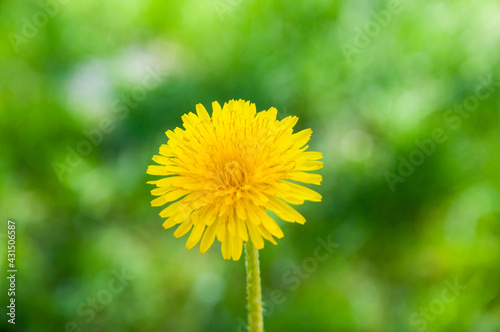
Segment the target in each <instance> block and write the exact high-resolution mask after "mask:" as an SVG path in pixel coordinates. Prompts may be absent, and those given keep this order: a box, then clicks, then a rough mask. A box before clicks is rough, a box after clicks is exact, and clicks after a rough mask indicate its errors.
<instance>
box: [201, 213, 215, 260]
mask: <svg viewBox="0 0 500 332" xmlns="http://www.w3.org/2000/svg"><path fill="white" fill-rule="evenodd" d="M217 222H218V221H217V220H216V221H215V222H214V223H213V224H212V225H210V226H208V227H207V229H206V231H205V234H203V239H201V244H200V252H201V253H202V254H204V253H205V252H206V251H207V250H208V248H210V247H211V246H212V244H213V243H214V240H215V231H216V229H217Z"/></svg>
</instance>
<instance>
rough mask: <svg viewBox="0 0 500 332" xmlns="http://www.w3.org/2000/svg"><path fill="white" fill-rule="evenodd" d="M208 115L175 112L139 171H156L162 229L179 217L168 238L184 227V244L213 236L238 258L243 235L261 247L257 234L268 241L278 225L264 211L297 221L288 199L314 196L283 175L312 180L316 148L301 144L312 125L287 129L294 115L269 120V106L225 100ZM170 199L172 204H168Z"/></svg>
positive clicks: (204, 244) (206, 242) (208, 241)
mask: <svg viewBox="0 0 500 332" xmlns="http://www.w3.org/2000/svg"><path fill="white" fill-rule="evenodd" d="M212 109H213V113H212V117H210V115H209V114H208V113H207V111H206V109H205V107H203V105H201V104H198V105H196V113H197V114H193V113H191V112H190V113H189V114H184V115H183V116H182V120H183V126H184V129H181V128H176V129H175V130H174V131H171V130H169V131H167V132H166V134H167V137H168V139H169V140H168V143H167V144H163V145H161V146H160V152H159V153H160V154H159V155H155V156H154V157H153V160H154V161H155V162H156V163H158V164H160V165H154V166H149V167H148V170H147V173H148V174H152V175H162V176H164V177H163V178H161V179H159V180H156V181H149V182H148V183H151V184H155V185H156V187H157V188H155V189H153V190H152V191H151V194H152V195H154V196H159V197H157V198H156V199H154V200H153V201H152V202H151V205H152V206H161V205H164V204H166V203H170V205H169V206H168V207H166V208H165V209H164V210H163V211H161V212H160V216H161V217H163V218H166V220H165V222H164V223H163V227H165V228H166V229H168V228H170V227H173V226H175V225H177V224H180V225H179V227H177V229H176V231H175V232H174V236H175V237H180V236H183V235H184V234H186V233H188V232H189V231H190V230H191V234H190V235H189V238H188V240H187V244H186V248H188V249H191V248H193V247H194V246H195V245H196V244H197V243H198V242H199V241H200V239H201V244H200V252H201V253H205V252H206V251H207V249H208V248H210V246H211V245H212V244H213V242H214V240H215V237H217V239H218V240H219V241H220V242H221V243H222V246H221V247H222V256H223V257H224V259H231V258H232V259H233V260H238V259H239V258H240V256H241V251H242V246H243V242H244V241H249V237H250V239H251V241H252V242H253V244H254V245H255V247H256V248H258V249H262V248H263V247H264V241H263V239H262V237H264V238H265V239H266V240H268V241H270V242H271V243H273V244H276V240H275V239H274V237H277V238H282V237H283V232H282V231H281V229H280V227H279V226H278V225H277V224H276V222H275V221H274V220H273V218H271V217H270V216H269V215H268V214H267V213H266V210H270V211H273V212H275V213H276V215H277V216H278V217H280V218H281V219H283V220H285V221H289V222H298V223H300V224H303V223H305V221H306V220H305V219H304V217H303V216H302V215H300V214H299V213H298V212H297V211H296V210H295V209H293V208H292V207H291V206H290V205H288V204H287V203H290V204H302V203H304V201H305V200H308V201H314V202H320V201H321V195H320V194H318V193H317V192H315V191H313V190H311V189H308V188H306V187H304V186H301V185H298V184H295V183H292V182H290V181H287V180H293V181H299V182H304V183H312V184H320V182H321V175H318V174H310V173H306V172H305V171H314V170H317V169H320V168H322V167H323V163H322V162H320V161H317V160H318V159H321V158H323V155H322V154H321V153H319V152H309V151H307V152H306V150H307V148H308V146H307V145H306V143H307V142H308V141H309V138H310V136H311V133H312V130H311V129H306V130H302V131H300V132H298V133H295V134H294V133H293V126H294V125H295V123H297V120H298V118H297V117H295V116H289V117H287V118H285V119H283V120H281V121H279V120H276V114H277V110H276V109H275V108H274V107H272V108H270V109H269V110H268V111H262V112H258V113H257V112H256V110H255V104H250V102H248V101H247V102H245V101H244V100H239V101H235V100H231V101H229V103H226V104H224V107H223V108H221V107H220V105H219V103H217V102H214V103H212ZM172 202H174V203H172Z"/></svg>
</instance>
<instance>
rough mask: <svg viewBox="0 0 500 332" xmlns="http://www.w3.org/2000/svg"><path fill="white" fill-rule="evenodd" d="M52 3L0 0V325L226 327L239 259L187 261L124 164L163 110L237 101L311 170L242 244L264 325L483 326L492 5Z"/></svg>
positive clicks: (495, 104)
mask: <svg viewBox="0 0 500 332" xmlns="http://www.w3.org/2000/svg"><path fill="white" fill-rule="evenodd" d="M54 1H55V0H42V1H41V2H40V3H39V2H38V1H17V0H16V1H14V0H4V1H1V2H0V32H1V35H2V36H3V37H2V43H1V44H0V52H1V53H0V75H1V81H0V137H1V142H2V143H1V145H0V171H1V177H0V186H1V187H0V195H1V196H0V199H1V201H0V217H1V219H2V221H1V225H4V226H2V227H1V229H0V240H1V242H0V243H1V249H2V260H1V262H2V265H1V272H0V273H1V276H2V277H1V282H0V288H1V289H0V294H1V299H2V301H1V306H2V308H3V309H2V310H1V312H2V315H1V316H0V317H2V318H1V319H0V329H2V330H7V329H11V330H16V331H36V332H44V331H174V332H176V331H181V332H194V331H244V330H245V329H244V320H245V319H246V309H245V304H246V303H245V301H246V300H245V266H244V260H243V259H242V260H240V261H239V262H233V261H224V260H223V259H222V256H221V253H220V245H219V244H218V242H217V243H216V244H215V245H214V246H213V247H212V248H211V249H210V250H209V251H208V252H207V253H206V254H205V255H201V254H200V253H199V252H198V247H196V248H195V249H193V250H190V251H188V250H186V249H185V248H184V245H185V241H186V238H185V237H184V238H182V239H175V238H174V237H173V236H172V233H173V230H164V229H163V228H162V227H161V225H162V222H163V221H162V220H161V218H160V217H159V216H158V213H159V211H160V210H161V209H160V208H152V207H150V204H149V202H150V200H151V196H150V193H149V190H150V189H151V188H150V186H149V185H146V181H148V180H151V179H152V178H154V177H152V176H148V175H146V173H145V171H146V168H147V165H148V164H151V163H153V162H152V161H151V160H150V158H151V157H152V155H153V154H155V153H157V149H158V147H159V145H160V144H162V143H165V142H166V137H165V135H164V132H165V131H166V130H168V129H174V128H175V127H176V126H181V123H182V122H181V116H182V114H184V113H187V112H190V111H194V110H195V105H196V104H197V103H203V104H204V105H205V106H207V108H209V107H210V105H211V102H212V101H214V100H218V101H219V102H221V103H223V102H224V101H227V100H229V99H233V98H234V99H239V98H242V99H246V100H251V101H252V102H254V103H256V105H257V109H258V110H264V109H268V108H269V107H272V106H274V107H276V108H277V109H278V110H279V114H278V117H279V118H284V117H286V116H288V115H297V116H299V118H300V120H299V122H298V124H297V126H296V129H297V130H301V129H305V128H312V129H313V131H314V134H313V136H312V139H311V142H310V146H311V150H314V151H321V152H323V154H324V157H325V158H324V163H325V167H324V168H323V169H322V170H320V171H319V173H320V174H322V175H323V183H322V185H321V186H320V187H317V188H315V189H316V190H318V191H319V192H320V193H321V194H322V195H323V202H322V203H306V204H304V205H302V206H298V207H297V209H298V210H299V211H300V212H301V213H302V214H303V215H304V216H305V217H306V219H307V223H306V224H305V225H303V226H301V225H298V224H288V223H287V224H284V223H283V222H281V223H280V225H281V226H282V229H283V231H284V233H285V237H284V238H283V239H281V240H280V241H279V244H278V246H273V245H271V244H269V243H266V246H265V248H264V249H263V250H262V251H261V253H260V254H261V270H262V283H263V295H264V299H265V301H266V306H267V311H266V315H265V328H266V331H366V332H372V331H373V332H375V331H383V332H387V331H390V332H392V331H394V332H405V331H454V332H460V331H473V332H482V331H485V332H489V331H500V297H499V289H500V282H499V280H500V266H499V262H500V260H499V259H500V255H499V253H500V247H499V245H500V238H499V236H500V225H499V222H500V175H499V173H500V172H499V167H500V153H499V146H500V112H499V107H500V91H499V90H500V79H499V77H500V64H499V55H500V4H499V2H498V1H494V0H491V1H490V0H484V1H482V0H477V1H465V0H463V1H462V0H460V1H430V0H424V1H419V2H414V1H411V2H410V1H402V2H400V3H392V2H383V1H368V2H367V1H358V0H356V1H339V2H334V1H319V0H318V1H294V2H291V1H284V0H282V1H245V0H200V1H193V0H187V1H158V0H147V1H139V0H132V1H103V2H100V1H93V0H89V1H85V2H79V1H67V0H65V1H61V2H54ZM42 5H43V6H42ZM47 6H48V7H47ZM43 7H46V8H47V9H45V10H48V11H49V12H50V14H44V9H43ZM388 10H392V13H390V12H388ZM387 13H390V14H389V15H387ZM379 22H380V23H379ZM37 25H38V26H37ZM148 68H149V70H151V68H153V70H156V71H157V72H161V78H160V79H159V81H158V82H159V83H158V82H157V84H155V86H154V88H151V89H147V90H143V91H145V94H144V96H143V95H140V96H141V98H140V99H143V100H140V101H137V100H136V101H137V103H136V104H137V105H135V103H133V104H132V105H135V106H129V107H127V112H125V111H124V110H123V109H122V111H121V112H117V108H116V107H115V106H117V105H116V104H115V103H116V102H118V103H119V105H121V106H123V105H124V103H125V100H126V99H127V98H130V94H131V93H134V91H135V93H136V94H137V93H140V91H141V90H140V89H141V88H143V85H142V82H143V80H144V79H146V77H149V76H148V75H149V74H148V71H147V70H148ZM149 82H151V81H149ZM485 82H490V83H485ZM138 91H139V92H138ZM132 102H133V101H132ZM114 104H115V105H114ZM456 105H457V108H455V106H456ZM103 121H104V123H105V124H106V126H107V127H106V129H107V132H106V133H104V132H101V125H102V123H103ZM436 130H437V131H438V132H439V130H442V132H441V135H440V137H441V138H442V141H441V142H436V141H434V143H432V144H431V145H434V148H433V150H434V151H432V152H430V153H428V154H425V155H424V154H422V153H421V152H419V151H422V150H421V148H419V143H417V142H416V140H418V141H419V142H427V144H430V143H429V139H432V138H433V133H434V134H435V132H436ZM85 131H91V132H94V133H95V132H96V131H99V132H101V134H102V140H101V139H98V140H96V144H91V145H87V146H91V151H90V152H89V153H88V155H86V156H82V155H80V156H79V157H78V158H76V159H75V156H73V155H71V154H70V155H68V154H69V153H70V152H69V151H70V150H77V149H78V146H79V145H80V148H82V147H83V145H85V144H88V143H81V142H83V141H86V140H87V141H88V138H87V137H86V136H85V134H84V132H85ZM96 135H97V136H98V134H96ZM443 135H444V138H443ZM97 136H95V138H96V139H97ZM438 136H439V135H438ZM82 144H83V145H82ZM427 146H428V148H429V145H427ZM429 149H430V148H429ZM419 156H423V160H422V161H421V164H420V165H418V166H415V167H412V168H413V170H408V169H405V166H402V165H403V164H405V163H406V162H405V161H408V160H409V159H411V158H413V160H417V161H418V157H419ZM410 157H411V158H410ZM68 158H69V159H68ZM402 160H405V161H402ZM68 161H69V162H70V163H69V164H68ZM61 164H65V165H66V166H68V167H67V168H64V171H61V168H59V169H60V171H59V172H56V171H55V169H54V167H55V166H54V165H59V166H58V167H60V165H61ZM399 168H401V169H400V170H398V169H399ZM406 168H408V165H406ZM400 171H401V172H400ZM387 172H390V173H387ZM405 172H407V173H405ZM410 173H411V174H410ZM388 174H390V176H391V177H392V179H393V180H394V179H395V178H394V176H396V175H398V174H399V175H398V176H401V178H398V179H399V181H394V182H392V180H391V181H390V183H391V184H390V183H389V182H388V180H387V176H388ZM391 186H392V188H391ZM312 187H313V186H312ZM8 218H10V219H12V220H14V221H16V224H17V228H16V231H17V232H16V235H17V242H16V246H17V247H16V248H17V257H16V258H17V261H16V263H17V268H18V274H17V285H16V313H17V316H16V325H15V327H14V328H13V326H10V324H8V323H7V318H8V317H7V316H6V315H5V312H6V307H5V306H6V305H7V303H8V302H7V301H8V297H7V295H6V294H7V288H8V284H7V282H6V280H7V279H6V278H5V277H6V269H7V266H6V263H7V254H6V246H7V244H6V240H7V237H6V231H7V225H6V224H7V219H8ZM328 239H329V240H330V241H333V242H335V243H337V244H338V245H339V246H338V248H336V249H335V250H334V251H333V252H332V253H330V254H329V255H328V256H327V259H325V260H324V261H320V260H318V259H317V258H315V255H314V253H315V250H316V248H318V246H319V245H320V242H321V241H328ZM324 253H325V252H324V251H322V254H324ZM123 271H125V273H126V274H127V275H129V276H130V280H128V281H125V282H124V284H125V285H122V286H120V284H119V283H116V276H115V275H116V274H117V273H118V274H120V273H123ZM110 283H111V284H110ZM450 283H451V284H453V283H458V284H459V285H461V286H460V287H461V288H460V290H458V289H454V288H453V287H451V288H450V286H449V284H450ZM110 285H111V286H110ZM110 287H112V289H113V290H117V289H119V291H116V292H114V293H112V292H110ZM464 287H466V288H464ZM452 288H453V289H452ZM275 290H280V291H281V293H280V292H279V291H275ZM273 291H275V292H274V294H280V296H278V298H279V300H275V301H271V300H270V299H271V297H272V296H271V294H272V293H273ZM109 294H112V295H111V296H112V297H111V298H108V297H107V295H109ZM92 298H97V304H98V305H100V304H101V305H102V306H101V307H99V308H98V309H97V308H96V309H92V307H91V305H90V304H89V303H87V301H89V299H90V301H91V299H92ZM274 298H276V296H275V297H274ZM99 301H100V304H99ZM277 302H279V303H277ZM426 310H427V313H426Z"/></svg>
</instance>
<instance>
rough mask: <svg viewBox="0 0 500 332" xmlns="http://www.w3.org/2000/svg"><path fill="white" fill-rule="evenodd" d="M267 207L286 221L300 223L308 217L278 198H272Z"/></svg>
mask: <svg viewBox="0 0 500 332" xmlns="http://www.w3.org/2000/svg"><path fill="white" fill-rule="evenodd" d="M267 208H268V209H269V210H271V211H273V212H274V213H276V214H277V215H278V217H280V218H281V219H283V220H285V221H289V222H298V223H299V224H303V223H305V222H306V219H305V218H304V217H303V216H302V215H301V214H300V213H298V212H297V211H296V210H295V209H294V208H293V207H291V206H290V205H288V204H286V203H285V202H283V201H282V200H280V199H278V198H274V197H272V198H270V199H269V203H268V204H267Z"/></svg>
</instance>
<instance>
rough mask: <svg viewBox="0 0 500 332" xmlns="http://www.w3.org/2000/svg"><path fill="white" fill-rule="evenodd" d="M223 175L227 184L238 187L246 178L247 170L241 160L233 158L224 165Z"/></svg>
mask: <svg viewBox="0 0 500 332" xmlns="http://www.w3.org/2000/svg"><path fill="white" fill-rule="evenodd" d="M221 177H222V180H223V181H224V182H225V183H226V184H228V185H230V186H233V187H236V186H239V185H241V184H242V183H243V181H244V180H245V171H244V170H243V167H242V166H241V164H240V163H239V162H237V161H236V160H233V161H230V162H228V163H226V164H225V165H224V171H223V172H222V174H221Z"/></svg>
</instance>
